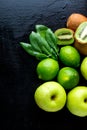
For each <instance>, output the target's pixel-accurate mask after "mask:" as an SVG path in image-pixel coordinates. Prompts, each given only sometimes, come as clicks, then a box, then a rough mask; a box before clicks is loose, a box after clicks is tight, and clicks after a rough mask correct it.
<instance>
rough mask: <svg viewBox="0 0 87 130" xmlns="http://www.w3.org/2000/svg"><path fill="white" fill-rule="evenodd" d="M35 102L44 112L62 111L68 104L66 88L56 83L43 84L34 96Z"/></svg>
mask: <svg viewBox="0 0 87 130" xmlns="http://www.w3.org/2000/svg"><path fill="white" fill-rule="evenodd" d="M34 98H35V102H36V104H37V105H38V106H39V108H41V109H42V110H44V111H47V112H56V111H59V110H60V109H62V108H63V107H64V105H65V103H66V92H65V90H64V88H63V87H62V86H61V85H60V84H59V83H57V82H55V81H48V82H45V83H43V84H41V85H40V86H39V87H38V88H37V89H36V91H35V94H34Z"/></svg>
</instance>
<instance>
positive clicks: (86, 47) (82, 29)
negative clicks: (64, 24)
mask: <svg viewBox="0 0 87 130" xmlns="http://www.w3.org/2000/svg"><path fill="white" fill-rule="evenodd" d="M74 46H75V47H76V49H77V50H78V51H79V52H80V53H81V54H83V55H87V22H82V23H81V24H80V25H79V26H78V28H77V29H76V31H75V43H74Z"/></svg>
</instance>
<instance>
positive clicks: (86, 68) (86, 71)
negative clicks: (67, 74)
mask: <svg viewBox="0 0 87 130" xmlns="http://www.w3.org/2000/svg"><path fill="white" fill-rule="evenodd" d="M80 70H81V74H82V76H83V77H84V78H85V79H86V80H87V57H85V58H84V59H83V61H82V63H81V67H80Z"/></svg>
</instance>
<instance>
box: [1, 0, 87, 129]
mask: <svg viewBox="0 0 87 130" xmlns="http://www.w3.org/2000/svg"><path fill="white" fill-rule="evenodd" d="M73 12H77V13H82V14H84V15H86V16H87V2H86V0H46V1H45V0H0V101H1V105H0V106H1V107H0V108H1V111H0V115H1V116H0V117H1V127H2V128H1V129H6V130H8V129H9V130H10V129H11V130H17V128H19V129H24V130H28V129H29V130H32V129H38V130H42V129H43V128H44V129H51V128H52V129H55V130H56V129H59V128H60V129H67V130H70V129H76V128H78V129H79V128H82V129H83V130H84V129H87V125H86V123H85V121H87V118H83V119H82V118H78V117H75V116H73V115H71V114H70V113H69V112H68V111H67V110H66V108H64V109H63V110H62V111H60V112H57V113H46V112H44V111H42V110H40V109H39V108H38V107H37V106H36V104H35V102H34V98H33V95H34V91H35V89H36V88H37V86H38V85H39V84H41V82H42V81H39V80H38V78H37V75H36V71H35V69H36V65H37V63H38V61H37V60H36V59H35V58H34V57H32V56H30V55H28V54H27V53H26V52H25V51H24V50H23V49H22V48H21V47H20V45H19V42H20V41H24V42H29V39H28V36H29V34H30V32H31V31H32V30H34V27H35V25H36V24H44V25H46V26H48V27H50V28H51V29H52V30H53V31H55V30H56V29H58V28H61V27H65V26H66V20H67V18H68V16H69V15H70V14H71V13H73ZM81 84H83V85H87V82H85V81H84V79H83V80H82V82H81Z"/></svg>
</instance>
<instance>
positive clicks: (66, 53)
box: [59, 46, 80, 67]
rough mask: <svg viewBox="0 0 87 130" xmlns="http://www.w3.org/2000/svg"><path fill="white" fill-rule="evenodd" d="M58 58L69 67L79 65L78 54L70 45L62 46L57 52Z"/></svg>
mask: <svg viewBox="0 0 87 130" xmlns="http://www.w3.org/2000/svg"><path fill="white" fill-rule="evenodd" d="M59 58H60V60H61V62H62V63H63V64H64V65H66V66H70V67H79V65H80V54H79V52H78V51H77V50H76V49H75V48H74V47H72V46H63V47H61V49H60V52H59Z"/></svg>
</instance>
